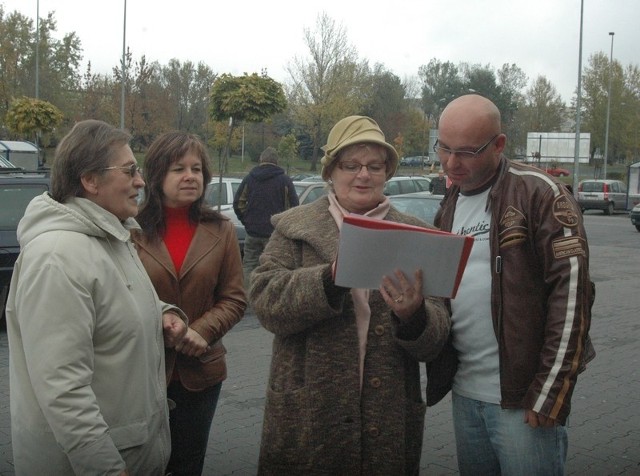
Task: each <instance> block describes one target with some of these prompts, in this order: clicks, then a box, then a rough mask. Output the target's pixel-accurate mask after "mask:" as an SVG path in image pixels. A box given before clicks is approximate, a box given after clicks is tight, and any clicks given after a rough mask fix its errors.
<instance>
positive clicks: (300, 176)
mask: <svg viewBox="0 0 640 476" xmlns="http://www.w3.org/2000/svg"><path fill="white" fill-rule="evenodd" d="M314 175H315V174H307V173H301V174H295V175H292V176H291V177H289V178H290V179H291V181H293V182H299V181H300V180H304V179H306V178H308V177H313V176H314Z"/></svg>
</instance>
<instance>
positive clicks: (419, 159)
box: [400, 155, 429, 167]
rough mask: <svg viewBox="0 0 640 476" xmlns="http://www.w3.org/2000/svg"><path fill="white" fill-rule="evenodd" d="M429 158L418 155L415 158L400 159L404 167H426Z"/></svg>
mask: <svg viewBox="0 0 640 476" xmlns="http://www.w3.org/2000/svg"><path fill="white" fill-rule="evenodd" d="M428 161H429V157H427V156H424V155H416V156H413V157H403V158H401V159H400V165H401V166H403V167H424V166H425V165H427V163H428Z"/></svg>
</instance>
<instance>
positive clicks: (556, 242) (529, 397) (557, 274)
mask: <svg viewBox="0 0 640 476" xmlns="http://www.w3.org/2000/svg"><path fill="white" fill-rule="evenodd" d="M549 195H551V192H549V193H548V195H547V196H545V197H543V199H542V200H540V204H539V207H538V208H537V213H536V214H534V215H532V216H534V217H535V218H534V220H535V223H534V224H533V226H534V227H535V230H534V242H535V246H536V252H537V254H538V256H540V259H541V261H542V266H543V272H544V281H545V284H546V286H547V288H548V293H547V296H548V298H547V318H546V324H545V332H544V342H543V348H542V350H541V354H540V361H539V369H538V372H537V373H536V378H535V379H534V381H533V383H532V384H531V385H530V387H529V390H528V392H527V394H526V396H525V399H524V402H523V404H524V407H525V408H529V409H532V410H534V411H535V412H537V413H540V414H542V415H545V416H547V417H550V418H553V419H556V420H558V421H559V422H560V423H564V422H565V421H566V418H567V416H568V415H569V411H570V402H571V396H572V394H573V390H574V387H575V384H576V381H577V376H578V373H579V371H581V369H582V368H583V365H584V361H585V352H586V351H587V345H588V344H589V342H590V341H589V340H588V331H589V327H590V325H591V304H592V297H593V288H592V283H591V280H590V277H589V249H588V245H587V239H586V233H585V230H584V226H583V220H582V213H581V212H580V208H579V207H578V205H577V203H576V202H575V200H574V198H573V197H572V196H570V195H569V194H568V193H566V191H565V190H564V189H561V191H560V195H559V196H555V197H551V196H549ZM589 345H590V344H589Z"/></svg>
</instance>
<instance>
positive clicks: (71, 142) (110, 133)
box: [51, 119, 131, 202]
mask: <svg viewBox="0 0 640 476" xmlns="http://www.w3.org/2000/svg"><path fill="white" fill-rule="evenodd" d="M130 140H131V135H130V134H129V133H128V132H127V131H124V130H122V129H117V128H116V127H113V126H112V125H110V124H107V123H106V122H103V121H97V120H94V119H89V120H86V121H80V122H78V123H76V125H74V126H73V128H72V129H71V131H69V133H68V134H67V135H66V136H64V137H63V138H62V140H61V141H60V144H58V147H57V148H56V154H55V159H54V162H53V166H52V168H51V196H52V197H53V199H54V200H57V201H58V202H64V201H66V200H68V199H69V198H71V197H82V196H84V187H83V186H82V181H81V178H82V176H83V175H86V174H88V173H91V172H99V171H100V170H101V169H103V168H104V167H108V166H109V165H110V164H111V160H112V158H113V155H114V152H115V151H116V148H117V147H118V146H124V145H126V144H128V143H129V141H130Z"/></svg>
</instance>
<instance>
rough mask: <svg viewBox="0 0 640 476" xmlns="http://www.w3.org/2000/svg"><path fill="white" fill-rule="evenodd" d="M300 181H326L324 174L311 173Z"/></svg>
mask: <svg viewBox="0 0 640 476" xmlns="http://www.w3.org/2000/svg"><path fill="white" fill-rule="evenodd" d="M300 182H324V180H323V179H322V175H309V176H308V177H305V178H303V179H302V180H300Z"/></svg>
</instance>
